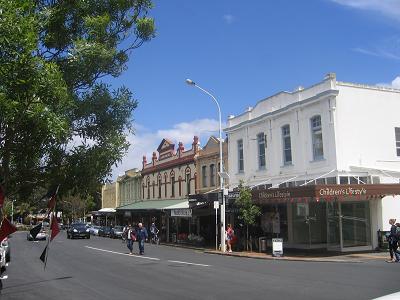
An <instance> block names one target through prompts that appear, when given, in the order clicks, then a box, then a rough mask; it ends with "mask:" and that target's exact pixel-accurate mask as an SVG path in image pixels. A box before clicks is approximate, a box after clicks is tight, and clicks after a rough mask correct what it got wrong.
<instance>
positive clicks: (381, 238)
mask: <svg viewBox="0 0 400 300" xmlns="http://www.w3.org/2000/svg"><path fill="white" fill-rule="evenodd" d="M389 234H390V231H384V230H378V248H379V249H380V250H387V249H389V243H388V241H387V236H389Z"/></svg>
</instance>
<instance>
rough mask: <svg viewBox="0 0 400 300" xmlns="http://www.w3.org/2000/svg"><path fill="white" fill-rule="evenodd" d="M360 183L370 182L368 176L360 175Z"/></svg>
mask: <svg viewBox="0 0 400 300" xmlns="http://www.w3.org/2000/svg"><path fill="white" fill-rule="evenodd" d="M359 180H360V184H368V176H364V177H359Z"/></svg>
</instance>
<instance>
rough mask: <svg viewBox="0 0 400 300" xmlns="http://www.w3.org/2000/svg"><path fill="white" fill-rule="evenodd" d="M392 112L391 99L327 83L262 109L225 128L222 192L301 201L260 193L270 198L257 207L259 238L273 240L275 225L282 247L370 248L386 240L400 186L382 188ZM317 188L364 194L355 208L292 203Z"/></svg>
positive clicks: (384, 91)
mask: <svg viewBox="0 0 400 300" xmlns="http://www.w3.org/2000/svg"><path fill="white" fill-rule="evenodd" d="M399 112H400V90H395V89H390V88H383V87H377V86H367V85H360V84H353V83H345V82H339V81H337V80H336V76H335V74H328V75H327V76H326V77H325V79H324V80H323V81H322V82H320V83H317V84H315V85H313V86H311V87H309V88H305V89H304V88H302V87H299V88H298V89H296V90H295V91H293V92H280V93H278V94H276V95H273V96H271V97H268V98H266V99H264V100H261V101H259V102H258V103H257V104H256V105H255V107H254V108H251V107H250V108H248V109H247V110H246V112H245V113H243V114H241V115H239V116H236V117H235V116H230V117H229V119H228V125H227V128H226V130H225V131H226V133H227V135H228V152H229V174H230V183H231V186H233V187H235V186H237V185H238V184H239V182H240V181H243V182H244V184H245V185H248V186H251V187H253V194H256V193H257V191H259V190H263V189H264V190H267V189H271V188H272V190H270V191H269V192H271V191H273V188H278V187H279V188H280V190H281V191H279V190H276V191H277V192H289V194H290V192H291V193H292V195H300V197H299V196H297V197H298V198H297V199H296V198H293V197H292V196H287V195H289V194H287V193H286V194H285V193H283V194H282V195H286V196H285V197H284V198H282V197H274V196H271V194H272V193H264V194H263V195H269V196H270V197H269V198H268V197H267V198H268V199H263V200H260V203H261V204H263V206H262V207H263V215H262V217H261V224H260V225H261V227H262V228H263V231H264V234H266V235H268V234H269V233H271V234H273V233H277V232H271V231H272V229H271V228H272V225H271V224H272V223H273V219H274V218H275V215H278V216H279V218H276V219H278V222H280V228H279V234H280V235H281V236H282V237H283V238H284V241H285V243H287V244H288V245H291V246H293V247H302V248H304V247H306V248H315V247H322V248H325V247H326V248H328V249H336V250H337V249H340V250H341V251H346V250H355V249H371V248H375V247H377V246H378V237H377V236H378V234H377V231H378V230H379V229H380V230H388V228H389V225H388V224H387V221H388V219H389V218H391V217H394V218H398V219H400V196H394V195H397V194H399V193H398V192H397V189H398V188H399V187H400V185H385V184H393V183H395V184H398V183H399V178H400V117H399ZM325 184H335V185H337V184H341V188H354V186H352V185H353V184H365V186H364V188H365V189H367V191H366V192H365V193H364V194H363V196H361V197H358V198H357V199H355V198H354V197H353V198H352V197H344V196H343V197H336V198H334V199H333V198H330V197H328V198H325V199H324V197H321V199H319V198H318V195H317V196H316V197H311V196H310V197H307V196H304V198H303V200H301V198H302V196H301V193H300V194H298V192H299V191H300V190H301V188H295V187H299V186H310V185H317V187H320V186H319V185H325ZM373 184H379V188H378V190H379V192H380V193H382V194H380V195H377V194H376V193H377V190H376V189H374V188H375V187H376V185H373ZM344 185H346V186H344ZM337 188H338V187H337V186H336V189H337ZM334 189H335V187H334ZM256 190H257V191H256ZM399 190H400V189H399ZM321 193H322V194H321V196H326V195H323V192H321ZM333 193H335V192H334V191H333ZM336 193H339V194H340V192H336ZM278 194H279V193H278ZM389 195H390V196H389ZM255 196H256V197H255V198H257V197H258V196H257V195H255ZM353 196H354V195H353ZM378 196H379V197H378ZM261 198H263V197H260V199H261ZM371 198H374V199H371ZM376 198H377V199H376ZM299 200H300V201H301V202H300V203H299ZM320 200H322V201H320ZM360 200H361V201H360ZM277 202H279V203H277ZM269 224H270V225H271V226H269ZM278 227H279V226H278ZM275 229H276V231H277V230H278V229H277V226H275Z"/></svg>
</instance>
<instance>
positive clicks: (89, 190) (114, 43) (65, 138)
mask: <svg viewBox="0 0 400 300" xmlns="http://www.w3.org/2000/svg"><path fill="white" fill-rule="evenodd" d="M151 8H152V2H151V1H150V0H118V1H116V0H101V1H87V0H75V1H63V0H26V1H20V0H0V45H1V47H0V183H2V184H3V185H4V186H5V189H6V193H7V196H10V195H12V196H13V197H14V198H17V199H19V201H32V200H33V195H35V193H37V190H38V189H46V188H47V187H48V186H49V185H52V184H59V183H61V189H60V192H59V193H60V194H62V193H65V194H68V193H71V192H72V193H73V194H81V195H89V194H93V193H95V192H96V191H98V189H99V185H100V184H101V183H102V182H103V181H104V179H105V178H106V177H107V176H108V175H110V173H111V169H112V166H113V165H114V164H116V163H118V162H120V161H121V159H122V156H123V155H124V153H125V152H126V150H127V148H128V146H129V144H128V142H127V139H126V136H127V134H129V133H130V132H131V131H132V127H131V122H132V113H133V111H134V109H135V108H136V107H137V100H135V99H134V98H133V95H132V93H131V92H130V91H129V90H128V89H127V88H125V87H121V88H119V89H117V90H111V88H110V86H108V85H106V84H105V83H103V82H102V81H101V79H102V78H103V77H105V76H114V77H117V76H119V75H120V74H121V73H122V72H123V71H124V70H125V69H126V63H127V61H128V57H129V54H130V53H131V51H132V50H134V49H136V48H138V47H140V46H141V45H142V44H143V43H144V42H146V41H149V40H150V39H152V38H153V37H154V35H155V26H154V20H153V19H152V18H150V17H148V13H149V11H150V10H151Z"/></svg>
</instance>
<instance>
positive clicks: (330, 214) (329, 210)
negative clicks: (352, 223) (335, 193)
mask: <svg viewBox="0 0 400 300" xmlns="http://www.w3.org/2000/svg"><path fill="white" fill-rule="evenodd" d="M340 214H341V213H340V205H339V202H337V201H333V202H327V203H326V216H327V218H326V219H327V226H326V229H327V239H326V240H327V249H328V250H331V251H340V250H341V249H342V245H341V243H342V242H341V241H342V239H341V226H342V225H341V218H340Z"/></svg>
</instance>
